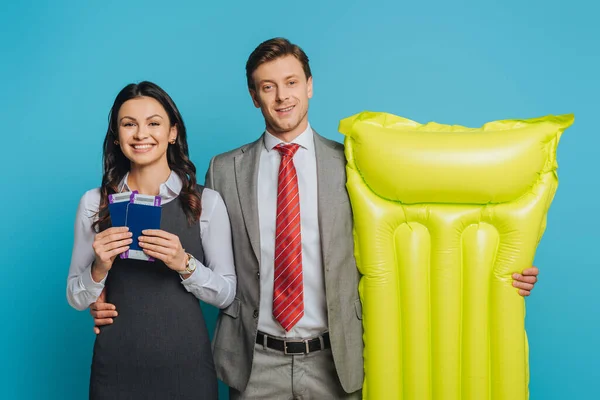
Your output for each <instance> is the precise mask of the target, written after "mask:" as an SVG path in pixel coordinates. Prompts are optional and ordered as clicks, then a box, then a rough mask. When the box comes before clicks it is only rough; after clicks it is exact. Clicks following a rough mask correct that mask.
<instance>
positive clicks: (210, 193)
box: [202, 187, 223, 208]
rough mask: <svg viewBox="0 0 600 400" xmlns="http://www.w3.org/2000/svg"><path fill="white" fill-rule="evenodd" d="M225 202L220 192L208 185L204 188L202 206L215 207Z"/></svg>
mask: <svg viewBox="0 0 600 400" xmlns="http://www.w3.org/2000/svg"><path fill="white" fill-rule="evenodd" d="M218 203H223V199H222V198H221V195H220V194H219V192H217V191H216V190H213V189H209V188H207V187H205V188H203V189H202V207H203V208H204V207H207V208H213V207H214V206H215V205H216V204H218Z"/></svg>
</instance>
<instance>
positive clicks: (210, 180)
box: [204, 157, 215, 190]
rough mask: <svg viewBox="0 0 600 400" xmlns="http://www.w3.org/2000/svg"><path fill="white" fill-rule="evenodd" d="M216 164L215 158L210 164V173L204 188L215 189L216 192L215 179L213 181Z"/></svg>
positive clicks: (207, 173) (207, 172) (207, 174)
mask: <svg viewBox="0 0 600 400" xmlns="http://www.w3.org/2000/svg"><path fill="white" fill-rule="evenodd" d="M214 163H215V158H214V157H213V158H211V159H210V164H209V165H208V171H206V177H205V179H204V186H206V187H207V188H209V189H213V190H215V187H214V179H213V173H214Z"/></svg>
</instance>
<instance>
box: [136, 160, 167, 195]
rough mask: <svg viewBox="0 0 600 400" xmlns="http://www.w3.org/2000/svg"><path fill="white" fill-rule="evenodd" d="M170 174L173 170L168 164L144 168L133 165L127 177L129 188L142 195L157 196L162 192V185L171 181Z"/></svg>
mask: <svg viewBox="0 0 600 400" xmlns="http://www.w3.org/2000/svg"><path fill="white" fill-rule="evenodd" d="M170 174H171V169H170V168H169V165H168V164H166V163H165V164H162V165H147V166H143V167H140V166H135V165H132V166H131V169H130V170H129V176H128V177H127V186H128V187H129V189H130V190H137V191H138V192H139V193H140V194H147V195H152V196H156V195H158V194H159V192H160V185H161V184H162V183H164V182H166V181H167V179H169V175H170Z"/></svg>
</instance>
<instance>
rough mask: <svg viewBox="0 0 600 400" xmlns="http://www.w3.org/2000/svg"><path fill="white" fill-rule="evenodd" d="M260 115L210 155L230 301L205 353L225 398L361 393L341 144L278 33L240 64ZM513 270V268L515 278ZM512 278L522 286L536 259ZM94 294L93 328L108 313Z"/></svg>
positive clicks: (296, 55)
mask: <svg viewBox="0 0 600 400" xmlns="http://www.w3.org/2000/svg"><path fill="white" fill-rule="evenodd" d="M246 77H247V81H248V89H249V91H250V95H251V97H252V101H253V102H254V105H255V106H256V107H257V108H260V109H261V112H262V114H263V116H264V119H265V126H266V131H265V132H264V133H263V134H262V135H261V136H260V138H259V139H258V140H256V141H255V142H253V143H250V144H247V145H245V146H242V147H240V148H238V149H236V150H233V151H230V152H228V153H225V154H221V155H218V156H216V157H214V158H213V159H212V160H211V162H210V167H209V169H208V172H207V176H206V186H207V187H210V188H213V189H215V190H217V191H218V192H219V193H220V194H221V196H222V197H223V199H224V201H225V204H226V206H227V210H228V213H229V216H230V220H231V225H232V228H233V229H232V234H233V247H234V257H235V265H236V273H237V294H236V299H235V300H234V302H233V303H232V304H231V305H230V306H229V307H228V308H226V309H225V310H223V311H222V312H221V314H220V316H219V320H218V323H217V329H216V332H215V338H214V342H213V352H214V357H215V365H216V368H217V373H218V376H219V378H220V379H222V380H223V381H224V382H225V383H226V384H227V385H229V386H230V388H231V390H230V396H231V398H232V399H360V398H361V387H362V381H363V360H362V351H363V343H362V324H361V318H362V311H361V303H360V300H359V296H358V281H359V274H358V271H357V269H356V263H355V260H354V254H353V252H354V249H353V237H352V210H351V207H350V203H349V199H348V194H347V192H346V189H345V184H346V174H345V166H346V161H345V158H344V153H343V146H342V145H341V144H339V143H337V142H333V141H330V140H327V139H325V138H323V137H322V136H320V135H318V134H317V133H316V132H315V131H313V130H312V128H311V126H310V124H309V122H308V102H309V99H310V98H311V97H312V94H313V82H312V74H311V71H310V66H309V62H308V57H307V56H306V54H305V53H304V51H303V50H302V49H301V48H300V47H298V46H296V45H294V44H291V43H290V42H289V41H287V40H286V39H282V38H275V39H271V40H268V41H266V42H263V43H261V44H260V45H259V46H258V47H257V48H256V49H255V50H254V51H253V52H252V54H251V55H250V57H249V59H248V61H247V63H246ZM523 275H524V276H523ZM523 275H516V276H515V279H518V280H519V281H515V283H514V284H515V286H516V287H519V288H521V291H520V293H521V294H522V295H528V294H529V291H530V290H531V289H532V288H533V284H534V283H535V281H536V279H537V278H536V275H537V269H536V268H535V267H533V268H530V269H528V270H526V271H524V274H523ZM109 306H110V305H107V304H106V303H96V305H95V306H94V307H93V311H92V314H93V315H95V317H96V325H102V324H105V323H109V322H110V317H111V316H112V315H115V314H109V313H110V312H112V313H114V311H97V310H109V309H110V307H109Z"/></svg>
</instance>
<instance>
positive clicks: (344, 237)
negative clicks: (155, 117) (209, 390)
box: [206, 132, 363, 393]
mask: <svg viewBox="0 0 600 400" xmlns="http://www.w3.org/2000/svg"><path fill="white" fill-rule="evenodd" d="M314 140H315V153H316V159H317V184H318V193H319V199H318V208H319V216H318V218H319V230H320V234H321V248H322V256H323V267H324V269H325V288H326V297H327V310H328V320H329V332H330V337H331V347H332V352H333V359H334V362H335V367H336V370H337V373H338V376H339V378H340V382H341V384H342V387H343V388H344V390H345V391H346V392H348V393H351V392H354V391H356V390H359V389H360V388H361V387H362V382H363V358H362V351H363V342H362V323H361V319H362V310H361V303H360V300H359V297H358V280H359V273H358V270H357V268H356V262H355V259H354V253H353V252H354V245H353V243H354V242H353V235H352V209H351V207H350V201H349V199H348V193H347V191H346V160H345V157H344V147H343V145H341V144H340V143H337V142H333V141H331V140H327V139H325V138H323V137H322V136H320V135H318V134H317V133H316V132H315V135H314ZM262 146H264V144H263V137H262V136H261V137H260V139H259V140H257V141H255V142H253V143H250V144H247V145H245V146H242V147H240V148H238V149H236V150H232V151H230V152H227V153H224V154H220V155H218V156H216V157H214V158H213V159H212V160H211V162H210V167H209V169H208V172H207V174H206V186H207V187H209V188H212V189H214V190H216V191H218V192H219V193H220V194H221V196H222V197H223V199H224V201H225V204H226V206H227V211H228V213H229V218H230V220H231V227H232V235H233V254H234V258H235V267H236V273H237V293H236V297H235V300H234V301H233V303H232V304H231V305H230V306H229V307H227V308H226V309H224V310H221V312H220V314H219V319H218V321H217V327H216V332H215V337H214V341H213V352H214V358H215V365H216V369H217V374H218V376H219V378H220V379H221V380H222V381H223V382H225V383H226V384H227V385H229V386H231V387H233V388H235V389H237V390H239V391H243V390H244V389H245V387H246V385H247V383H248V379H249V377H250V370H251V368H252V359H253V356H254V344H255V340H256V333H257V326H258V312H259V308H260V307H259V306H260V281H259V270H260V269H259V263H260V235H259V225H258V204H257V189H256V188H257V180H258V165H259V159H260V152H261V148H262ZM283 356H284V355H282V357H283Z"/></svg>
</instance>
